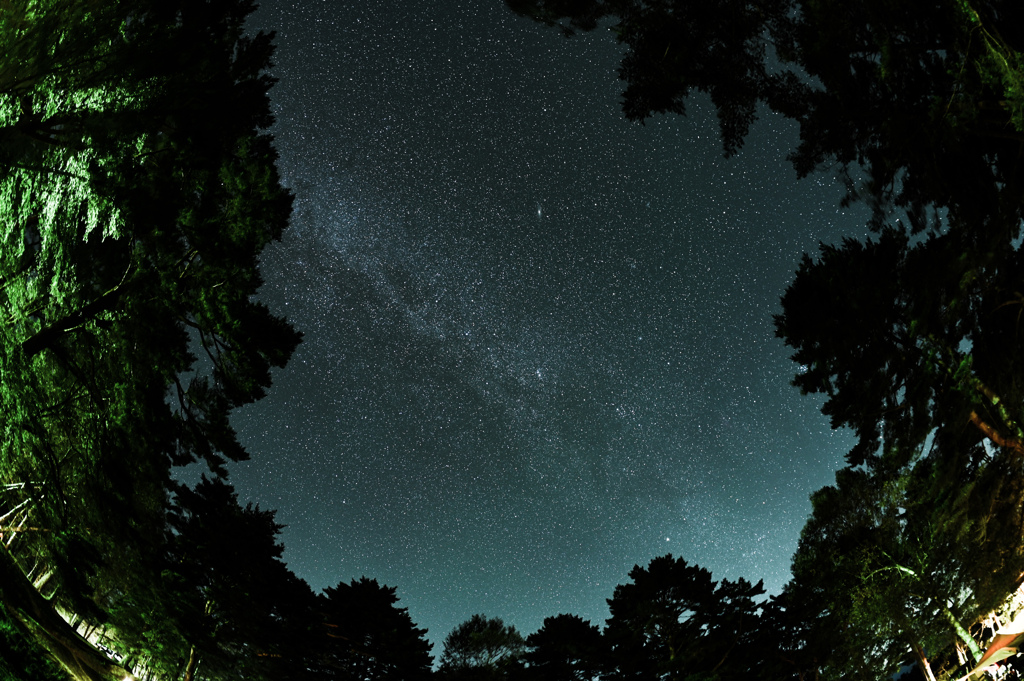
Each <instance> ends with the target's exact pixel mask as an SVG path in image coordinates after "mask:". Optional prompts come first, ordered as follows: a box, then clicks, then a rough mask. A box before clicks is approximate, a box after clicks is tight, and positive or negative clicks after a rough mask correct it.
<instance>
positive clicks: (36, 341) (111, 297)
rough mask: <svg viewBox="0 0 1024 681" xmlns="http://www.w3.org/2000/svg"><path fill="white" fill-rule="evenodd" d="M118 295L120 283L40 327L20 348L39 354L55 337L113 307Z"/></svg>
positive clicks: (32, 353) (51, 343)
mask: <svg viewBox="0 0 1024 681" xmlns="http://www.w3.org/2000/svg"><path fill="white" fill-rule="evenodd" d="M120 297H121V284H118V285H117V286H115V287H114V288H112V289H110V290H109V291H107V292H106V293H104V294H103V295H101V296H100V297H99V298H97V299H96V300H94V301H92V302H91V303H88V304H86V305H85V306H84V307H82V308H81V309H79V310H78V311H76V312H73V313H71V314H70V315H68V316H67V317H64V318H63V319H60V320H58V321H56V322H54V323H52V324H50V325H49V326H47V327H46V328H45V329H40V330H39V331H38V332H37V333H36V334H35V335H33V336H30V337H29V338H26V339H25V340H24V341H22V343H21V349H22V350H23V351H24V352H25V354H26V355H27V356H29V357H32V356H34V355H37V354H39V353H40V352H42V351H43V350H45V349H46V348H48V347H51V346H52V345H53V344H54V343H56V342H57V339H59V338H60V337H61V336H63V335H64V334H65V333H67V332H68V331H70V330H71V329H74V328H75V327H78V326H81V325H82V324H84V323H85V322H87V321H89V320H90V319H93V318H94V317H95V316H96V315H98V314H99V313H100V312H105V311H107V310H112V309H114V306H115V305H116V304H117V301H118V298H120Z"/></svg>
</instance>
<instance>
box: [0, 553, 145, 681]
mask: <svg viewBox="0 0 1024 681" xmlns="http://www.w3.org/2000/svg"><path fill="white" fill-rule="evenodd" d="M0 602H2V603H3V604H4V605H5V606H6V607H7V610H8V612H9V613H10V614H11V616H12V617H14V618H15V620H16V621H17V622H19V623H20V624H21V625H22V626H23V627H24V628H25V629H26V630H27V632H28V633H29V635H30V636H32V638H34V639H36V640H37V641H39V643H40V645H42V646H43V648H45V649H46V651H47V652H48V653H49V654H50V655H51V656H52V657H53V658H54V659H55V660H56V661H57V662H59V663H60V665H61V666H62V667H64V668H65V670H67V672H68V673H69V674H70V675H71V677H72V678H73V679H75V680H76V681H122V679H124V678H126V677H128V676H129V674H128V672H127V671H126V670H125V669H124V668H123V667H120V666H118V665H116V664H114V663H113V662H111V661H110V660H109V659H107V658H106V657H105V656H104V655H103V654H102V653H100V652H99V651H98V650H96V649H95V648H93V647H92V646H91V645H89V642H88V641H86V640H85V639H83V638H82V637H81V636H80V635H79V634H78V632H77V631H75V630H74V628H72V626H71V625H70V624H68V623H67V622H66V621H64V618H63V617H61V616H60V615H59V614H58V613H57V611H56V610H55V609H54V607H53V605H52V604H51V603H50V602H49V601H47V600H46V599H45V598H43V597H42V596H41V595H40V593H39V592H38V591H36V590H35V587H33V586H32V582H30V581H29V580H28V578H26V577H25V574H24V573H23V572H22V571H21V568H20V567H19V566H18V563H17V562H16V561H15V560H14V556H12V555H11V554H10V552H9V551H8V550H7V549H6V548H2V547H0Z"/></svg>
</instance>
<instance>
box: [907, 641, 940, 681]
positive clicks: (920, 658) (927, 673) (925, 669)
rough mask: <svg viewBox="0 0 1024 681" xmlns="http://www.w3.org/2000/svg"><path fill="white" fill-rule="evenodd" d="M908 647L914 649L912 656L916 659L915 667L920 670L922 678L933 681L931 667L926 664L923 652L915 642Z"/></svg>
mask: <svg viewBox="0 0 1024 681" xmlns="http://www.w3.org/2000/svg"><path fill="white" fill-rule="evenodd" d="M910 647H911V648H913V649H914V655H915V656H916V657H917V666H918V667H920V668H921V673H922V674H924V678H925V679H927V681H935V674H932V667H931V665H930V664H928V658H926V657H925V656H924V650H923V649H922V648H921V646H920V645H918V644H917V643H916V642H914V643H911V644H910Z"/></svg>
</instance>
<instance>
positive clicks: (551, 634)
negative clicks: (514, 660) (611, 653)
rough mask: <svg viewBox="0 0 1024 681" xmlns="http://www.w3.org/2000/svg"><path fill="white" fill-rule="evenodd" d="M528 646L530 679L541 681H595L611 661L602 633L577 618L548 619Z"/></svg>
mask: <svg viewBox="0 0 1024 681" xmlns="http://www.w3.org/2000/svg"><path fill="white" fill-rule="evenodd" d="M526 646H527V648H526V655H525V656H524V659H525V661H526V663H527V665H529V667H528V669H529V678H531V679H538V680H540V681H591V679H595V678H597V676H598V674H600V672H601V671H602V670H603V668H604V661H605V658H606V657H607V655H606V652H605V649H604V641H603V639H602V638H601V630H600V629H598V628H597V627H596V626H594V625H593V624H591V623H590V622H585V621H583V620H582V619H581V618H579V617H577V616H576V615H558V616H556V617H547V618H545V619H544V624H543V625H542V626H541V628H540V629H538V630H537V631H535V632H534V633H532V634H530V635H529V636H528V637H527V639H526Z"/></svg>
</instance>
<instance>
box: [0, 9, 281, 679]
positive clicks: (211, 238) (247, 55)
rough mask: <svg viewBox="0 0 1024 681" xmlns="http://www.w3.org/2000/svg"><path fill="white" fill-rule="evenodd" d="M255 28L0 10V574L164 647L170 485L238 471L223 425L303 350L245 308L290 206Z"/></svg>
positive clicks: (189, 12) (1, 594) (130, 15)
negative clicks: (34, 576) (9, 531)
mask: <svg viewBox="0 0 1024 681" xmlns="http://www.w3.org/2000/svg"><path fill="white" fill-rule="evenodd" d="M253 9H254V5H253V4H252V3H251V2H248V1H246V0H215V1H213V2H205V1H198V0H195V1H193V0H180V1H172V2H146V1H143V2H138V1H134V0H133V1H132V2H122V1H120V0H104V1H100V0H86V1H85V2H71V1H66V2H65V1H62V0H48V1H47V0H43V1H34V0H11V1H10V2H6V3H4V7H3V9H2V11H0V413H2V414H4V420H3V424H2V426H0V427H2V428H3V437H2V439H0V483H3V484H5V485H7V484H11V485H15V487H11V488H9V489H8V492H7V494H6V496H5V497H4V498H2V499H0V515H2V514H3V513H6V512H7V511H8V510H10V509H13V508H14V507H16V506H18V505H19V504H24V515H23V517H24V519H25V522H26V524H27V525H31V526H32V527H36V528H39V529H38V531H31V532H28V531H26V532H23V533H21V534H19V535H18V537H17V540H16V541H15V542H14V543H13V544H11V546H10V551H9V552H6V553H5V555H6V557H7V558H9V559H13V560H14V561H15V562H16V563H17V564H18V565H19V566H20V568H21V570H22V571H24V572H26V573H28V572H30V571H32V570H38V571H44V572H46V573H48V574H49V575H50V577H49V579H48V580H47V583H46V589H45V590H46V592H47V594H48V595H50V594H52V599H51V601H50V602H51V603H53V604H58V605H60V606H61V607H64V608H68V609H70V610H72V611H74V612H76V613H78V614H80V615H82V616H85V617H88V618H92V619H94V620H102V619H104V618H107V617H113V618H115V620H116V619H117V618H122V619H125V620H126V621H129V620H131V617H133V616H137V613H139V612H146V613H148V615H147V616H149V617H150V619H151V620H152V621H151V622H150V623H149V625H150V626H149V629H150V630H152V631H159V630H160V627H161V626H162V625H160V623H159V622H158V621H157V620H159V618H160V613H161V612H162V610H163V609H166V607H167V606H166V603H165V602H164V595H163V594H162V593H161V591H160V590H159V589H157V588H154V586H153V585H155V584H159V575H160V571H161V569H162V565H163V562H162V561H163V560H164V556H165V554H166V541H167V537H168V529H167V523H166V513H167V510H168V507H169V504H170V503H171V498H170V496H169V492H170V489H171V478H170V473H171V469H172V466H178V465H184V464H188V463H192V462H196V461H200V462H204V463H205V464H206V465H207V466H208V467H209V468H210V469H211V470H212V471H214V472H215V473H218V474H220V473H222V472H223V470H224V469H223V465H224V463H225V462H226V461H227V460H241V459H244V458H246V456H247V454H246V452H245V451H244V450H243V449H242V447H241V446H240V445H239V443H238V442H237V439H236V437H235V434H234V432H233V430H232V429H231V427H230V424H229V422H228V416H229V414H230V412H231V410H232V409H234V408H235V407H237V406H239V405H243V404H246V403H248V402H251V401H253V400H255V399H259V398H260V397H262V396H263V394H264V392H265V390H266V388H267V387H268V386H269V385H270V368H271V367H272V366H282V365H283V364H284V363H285V362H286V361H287V359H288V357H289V356H290V354H291V352H292V351H293V349H294V347H295V345H296V343H297V342H298V338H299V336H298V334H297V333H296V332H295V331H293V330H292V329H291V327H290V326H289V325H288V324H287V322H285V321H284V320H282V319H280V318H277V317H275V316H273V315H272V314H270V312H269V311H268V310H267V309H266V307H264V306H262V305H261V304H259V303H256V302H254V301H253V296H254V294H255V292H256V290H257V288H258V287H259V285H260V283H261V282H260V276H259V272H258V270H257V259H258V257H259V254H260V252H261V250H262V249H263V248H264V247H265V246H266V245H267V244H268V243H269V242H271V241H272V240H274V239H277V238H279V237H280V235H281V233H282V230H283V229H284V228H285V226H286V225H287V221H288V216H289V213H290V207H291V197H290V195H289V193H288V192H287V191H286V190H285V189H283V188H282V187H281V186H280V182H279V178H278V175H277V172H276V169H275V165H274V164H275V161H276V158H277V156H276V152H275V151H274V148H273V144H272V140H271V138H270V137H269V136H268V135H267V134H266V133H265V132H264V130H265V129H266V128H267V127H268V126H269V125H270V124H271V122H272V119H271V116H270V113H269V106H268V99H267V90H268V89H269V87H270V86H271V84H272V82H273V80H272V79H271V78H270V77H269V76H267V75H266V69H267V68H268V67H269V65H270V55H271V52H272V49H273V48H272V45H271V36H268V35H265V34H258V35H255V36H246V35H243V31H242V27H243V23H244V21H245V18H246V16H247V15H248V14H249V13H251V12H252V10H253ZM196 351H198V352H199V353H201V354H202V355H203V362H198V359H197V357H196V356H195V354H194V352H196ZM19 517H22V516H19ZM7 588H8V585H6V584H0V602H9V601H8V600H7V594H6V592H5V589H7ZM133 613H135V615H133ZM13 615H14V616H18V611H14V612H13ZM115 624H116V622H115ZM130 630H131V628H129V627H125V631H126V632H130ZM136 633H138V632H136ZM139 635H140V636H141V634H140V633H139ZM130 638H131V634H130V633H125V640H124V642H123V643H124V646H125V648H126V650H127V649H128V648H130V646H131V645H134V643H132V642H131V641H130V640H129V639H130ZM167 641H168V645H180V643H179V644H175V643H174V642H173V637H171V638H169V639H167ZM141 643H142V642H140V645H141ZM128 652H130V651H128ZM93 671H94V672H95V673H97V674H100V675H101V677H102V675H103V674H105V673H106V672H105V671H102V670H98V671H97V670H93ZM90 673H91V672H90Z"/></svg>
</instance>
